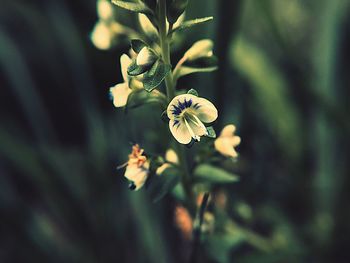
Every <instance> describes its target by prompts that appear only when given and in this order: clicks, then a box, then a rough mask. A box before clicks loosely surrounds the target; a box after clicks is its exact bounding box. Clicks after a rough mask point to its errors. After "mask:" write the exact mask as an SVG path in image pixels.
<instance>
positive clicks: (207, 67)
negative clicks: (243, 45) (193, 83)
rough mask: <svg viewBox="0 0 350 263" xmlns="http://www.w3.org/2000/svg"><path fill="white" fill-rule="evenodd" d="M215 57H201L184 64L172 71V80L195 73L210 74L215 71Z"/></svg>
mask: <svg viewBox="0 0 350 263" xmlns="http://www.w3.org/2000/svg"><path fill="white" fill-rule="evenodd" d="M217 68H218V67H217V57H216V56H210V57H201V58H198V59H196V60H194V61H190V62H188V61H187V62H185V63H184V64H183V65H181V66H180V67H179V68H178V69H177V70H175V71H174V80H177V79H179V78H181V77H183V76H186V75H189V74H193V73H197V72H212V71H214V70H217Z"/></svg>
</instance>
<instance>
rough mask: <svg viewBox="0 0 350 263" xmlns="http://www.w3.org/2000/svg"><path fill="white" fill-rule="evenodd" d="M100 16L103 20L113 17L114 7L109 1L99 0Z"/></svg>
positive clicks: (98, 12) (98, 11) (98, 10)
mask: <svg viewBox="0 0 350 263" xmlns="http://www.w3.org/2000/svg"><path fill="white" fill-rule="evenodd" d="M97 14H98V17H99V18H101V19H103V20H108V19H111V18H112V17H113V7H112V4H111V3H110V2H109V1H106V0H99V1H98V2H97Z"/></svg>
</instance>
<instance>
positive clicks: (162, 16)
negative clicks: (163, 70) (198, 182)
mask: <svg viewBox="0 0 350 263" xmlns="http://www.w3.org/2000/svg"><path fill="white" fill-rule="evenodd" d="M158 8H159V9H158V21H159V24H158V27H159V42H160V48H161V55H162V58H163V61H164V63H166V64H169V65H171V61H170V45H169V37H168V35H167V25H166V0H160V1H159V5H158ZM171 27H172V25H169V28H171ZM165 86H166V94H167V99H168V102H170V101H171V100H172V99H173V98H174V97H175V85H174V80H173V72H172V71H171V72H169V73H168V74H167V75H166V77H165ZM174 145H175V149H174V150H175V151H176V153H177V155H178V157H179V161H180V165H181V167H182V170H183V176H182V178H181V179H182V186H183V188H184V190H185V193H186V195H187V198H188V203H189V205H190V206H192V202H193V194H192V189H191V182H190V176H189V172H188V166H187V160H186V155H185V152H184V149H183V146H182V145H180V144H179V143H178V142H176V141H175V143H174Z"/></svg>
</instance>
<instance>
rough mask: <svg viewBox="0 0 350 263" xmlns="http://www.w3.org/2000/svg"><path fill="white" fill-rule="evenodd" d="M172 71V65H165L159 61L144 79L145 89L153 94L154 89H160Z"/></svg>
mask: <svg viewBox="0 0 350 263" xmlns="http://www.w3.org/2000/svg"><path fill="white" fill-rule="evenodd" d="M170 70H171V66H170V65H167V64H164V63H163V62H162V61H161V60H157V61H156V62H155V63H154V64H153V66H152V68H151V69H150V70H149V71H147V72H146V73H145V75H144V77H143V87H144V89H145V90H147V91H148V92H151V91H152V90H153V89H155V88H156V87H158V86H159V85H160V83H162V81H163V80H164V78H165V76H166V75H167V74H168V73H169V72H170Z"/></svg>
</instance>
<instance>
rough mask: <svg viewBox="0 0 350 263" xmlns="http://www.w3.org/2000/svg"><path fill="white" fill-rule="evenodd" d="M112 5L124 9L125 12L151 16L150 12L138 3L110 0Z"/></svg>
mask: <svg viewBox="0 0 350 263" xmlns="http://www.w3.org/2000/svg"><path fill="white" fill-rule="evenodd" d="M112 3H113V4H115V5H116V6H119V7H121V8H124V9H126V10H129V11H132V12H137V13H143V14H152V10H151V9H149V8H148V7H147V6H146V5H145V4H143V3H141V2H138V3H134V2H126V1H121V0H112Z"/></svg>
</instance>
